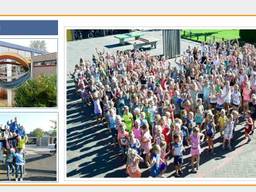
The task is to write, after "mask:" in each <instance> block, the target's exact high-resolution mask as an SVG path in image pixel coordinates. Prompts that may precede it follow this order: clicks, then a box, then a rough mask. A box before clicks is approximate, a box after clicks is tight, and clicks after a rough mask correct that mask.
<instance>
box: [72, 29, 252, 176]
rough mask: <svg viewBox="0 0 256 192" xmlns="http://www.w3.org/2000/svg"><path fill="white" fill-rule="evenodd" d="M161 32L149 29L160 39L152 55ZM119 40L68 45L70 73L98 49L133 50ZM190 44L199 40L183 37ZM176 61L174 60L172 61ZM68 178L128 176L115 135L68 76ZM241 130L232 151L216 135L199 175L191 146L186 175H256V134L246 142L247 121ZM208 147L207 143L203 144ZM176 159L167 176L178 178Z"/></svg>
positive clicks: (159, 51)
mask: <svg viewBox="0 0 256 192" xmlns="http://www.w3.org/2000/svg"><path fill="white" fill-rule="evenodd" d="M161 35H162V33H161V31H146V32H145V36H144V37H154V38H156V39H159V41H158V44H157V49H152V50H150V53H151V54H152V55H161V54H163V51H162V36H161ZM117 43H118V40H116V39H115V38H114V37H113V36H107V37H99V38H94V39H85V40H78V41H73V42H68V45H67V51H68V54H67V65H68V66H67V73H69V72H72V71H73V69H74V66H75V65H76V64H77V63H78V62H79V58H80V57H81V56H83V57H84V58H87V59H91V56H92V54H95V48H96V47H97V48H99V49H101V48H103V47H104V49H105V50H106V51H109V52H114V51H116V50H117V49H118V50H127V49H131V48H130V47H129V45H127V46H118V45H117ZM188 45H191V46H193V45H196V43H194V42H191V41H187V40H181V51H184V50H185V48H186V47H187V46H188ZM172 62H173V61H172ZM67 79H68V81H67V177H73V178H83V177H99V178H103V177H127V174H126V173H125V160H124V159H122V158H121V157H120V155H119V150H118V148H115V147H114V146H112V145H111V135H110V132H109V130H108V129H107V128H106V125H100V126H97V125H96V121H95V118H94V117H93V115H92V114H93V111H92V109H91V108H85V107H84V106H83V105H82V102H81V99H80V98H79V96H78V95H77V94H76V92H75V87H74V84H73V82H72V80H70V79H69V77H68V78H67ZM236 129H237V131H236V134H235V139H234V143H233V149H232V151H229V150H222V147H221V139H220V138H219V135H216V139H215V147H216V149H215V154H209V153H208V152H207V150H203V152H202V156H201V166H200V169H199V171H198V172H197V174H191V173H190V169H191V168H190V156H189V149H188V150H187V151H186V154H185V156H184V157H185V160H184V175H183V176H184V177H191V178H203V177H207V178H212V177H217V178H221V177H222V178H229V177H230V178H238V177H242V178H249V177H256V150H255V144H256V135H255V136H253V138H254V139H253V140H252V142H251V143H249V144H246V143H245V140H244V134H243V124H239V125H238V126H237V127H236ZM203 146H204V148H203V149H205V148H206V143H204V144H203ZM172 162H173V159H170V160H169V162H168V165H169V166H168V169H167V172H166V174H164V177H174V166H173V163H172ZM142 171H143V173H142V176H143V177H148V176H149V169H147V168H145V167H143V165H142Z"/></svg>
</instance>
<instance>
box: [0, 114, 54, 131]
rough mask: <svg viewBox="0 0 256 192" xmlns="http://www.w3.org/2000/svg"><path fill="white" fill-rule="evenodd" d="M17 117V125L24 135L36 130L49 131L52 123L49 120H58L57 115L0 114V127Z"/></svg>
mask: <svg viewBox="0 0 256 192" xmlns="http://www.w3.org/2000/svg"><path fill="white" fill-rule="evenodd" d="M14 117H17V120H18V123H20V124H21V125H23V126H24V128H25V130H26V133H29V132H31V131H33V130H34V129H36V128H41V129H43V130H45V131H49V130H51V126H52V125H53V123H51V122H50V120H55V121H57V120H58V115H57V113H37V112H35V113H24V112H23V113H0V125H5V124H6V122H7V121H8V120H11V119H14Z"/></svg>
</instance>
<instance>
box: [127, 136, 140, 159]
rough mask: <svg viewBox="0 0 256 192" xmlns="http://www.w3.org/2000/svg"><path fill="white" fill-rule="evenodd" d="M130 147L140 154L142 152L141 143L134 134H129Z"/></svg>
mask: <svg viewBox="0 0 256 192" xmlns="http://www.w3.org/2000/svg"><path fill="white" fill-rule="evenodd" d="M129 138H130V139H129V147H130V148H132V149H135V150H136V151H137V153H138V154H140V152H141V150H140V141H139V140H138V139H136V138H135V136H134V134H133V132H131V133H130V134H129Z"/></svg>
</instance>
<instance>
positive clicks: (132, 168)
mask: <svg viewBox="0 0 256 192" xmlns="http://www.w3.org/2000/svg"><path fill="white" fill-rule="evenodd" d="M71 76H72V77H73V79H74V82H75V84H76V87H77V92H78V93H79V94H80V96H81V98H82V100H83V102H84V104H85V106H87V107H89V106H92V107H93V109H94V113H95V116H96V118H97V122H98V123H99V125H100V123H101V122H102V121H103V120H104V121H106V122H107V124H108V127H109V130H110V132H111V135H112V138H113V144H114V145H117V146H119V147H120V149H121V152H122V154H124V155H125V156H126V158H127V166H126V167H127V174H128V175H129V176H130V177H141V170H140V165H141V164H142V163H141V162H143V164H145V165H146V166H148V167H150V170H151V171H150V175H151V176H152V177H161V176H162V174H163V173H164V172H165V171H166V168H167V166H168V165H167V160H168V159H170V157H174V158H173V159H174V166H175V170H176V176H181V175H182V170H183V168H182V163H183V151H184V149H185V148H189V149H190V154H191V172H196V171H197V170H198V168H199V165H200V154H201V152H202V150H201V144H202V142H203V141H207V144H208V151H209V153H210V154H211V153H214V147H215V145H216V134H217V133H220V137H222V142H221V144H222V146H223V150H224V149H226V147H228V149H230V150H231V149H232V139H233V138H234V137H233V136H234V134H235V127H236V125H237V124H238V123H240V119H243V118H244V119H245V120H246V125H245V138H246V139H247V142H250V140H251V134H252V133H253V129H254V120H255V118H256V48H255V47H254V45H251V44H244V45H243V46H240V45H239V42H231V41H228V42H215V43H211V44H206V43H202V44H201V45H199V46H198V47H194V48H192V47H188V48H187V49H186V50H185V51H184V53H183V54H182V55H181V56H179V57H177V58H176V59H175V61H174V60H168V59H165V58H164V57H160V56H152V55H150V54H149V53H148V52H145V51H141V50H133V51H116V52H115V53H112V54H110V53H108V52H106V51H104V50H103V51H100V50H98V49H96V54H95V55H93V57H92V60H85V59H83V58H80V63H79V64H77V65H76V66H75V70H74V72H73V73H72V74H71Z"/></svg>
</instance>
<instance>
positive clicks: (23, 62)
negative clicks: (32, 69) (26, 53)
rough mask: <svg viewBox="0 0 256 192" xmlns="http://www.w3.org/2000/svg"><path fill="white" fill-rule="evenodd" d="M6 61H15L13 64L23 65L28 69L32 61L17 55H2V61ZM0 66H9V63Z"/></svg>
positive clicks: (0, 56) (0, 54) (0, 55)
mask: <svg viewBox="0 0 256 192" xmlns="http://www.w3.org/2000/svg"><path fill="white" fill-rule="evenodd" d="M6 59H10V60H13V61H15V62H14V63H12V64H15V65H21V66H23V67H24V68H26V69H28V68H29V66H30V63H31V62H30V61H29V60H28V59H26V58H25V57H22V56H21V55H19V54H17V53H0V61H1V60H6ZM0 64H8V62H6V63H5V62H1V63H0Z"/></svg>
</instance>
